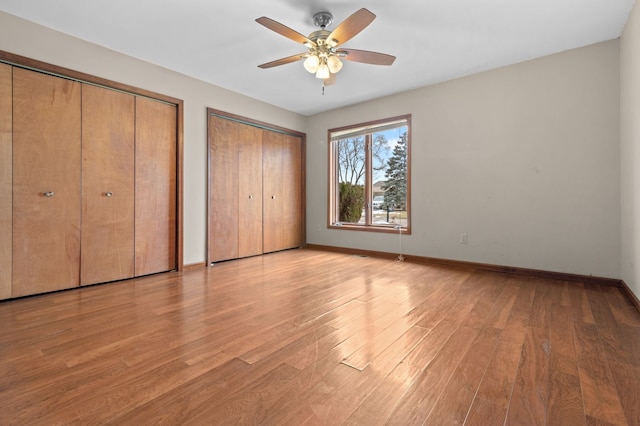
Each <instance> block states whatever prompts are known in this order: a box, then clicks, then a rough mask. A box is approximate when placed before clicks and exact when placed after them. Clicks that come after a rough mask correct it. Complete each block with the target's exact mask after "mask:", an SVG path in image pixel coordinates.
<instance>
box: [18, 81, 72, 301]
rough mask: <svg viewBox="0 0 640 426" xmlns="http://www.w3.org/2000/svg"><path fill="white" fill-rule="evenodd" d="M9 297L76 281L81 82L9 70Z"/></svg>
mask: <svg viewBox="0 0 640 426" xmlns="http://www.w3.org/2000/svg"><path fill="white" fill-rule="evenodd" d="M13 101H14V103H13V286H12V296H13V297H16V296H24V295H28V294H35V293H44V292H47V291H53V290H59V289H63V288H70V287H76V286H78V284H79V279H80V212H81V200H80V194H81V187H80V182H81V180H80V178H81V177H80V168H81V153H80V150H81V142H80V138H81V135H80V133H81V128H80V123H81V121H80V116H81V83H78V82H74V81H70V80H67V79H63V78H58V77H53V76H50V75H45V74H41V73H38V72H34V71H28V70H24V69H20V68H14V69H13Z"/></svg>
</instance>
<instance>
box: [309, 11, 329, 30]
mask: <svg viewBox="0 0 640 426" xmlns="http://www.w3.org/2000/svg"><path fill="white" fill-rule="evenodd" d="M332 22H333V15H332V14H331V13H329V12H317V13H316V14H314V15H313V24H314V25H315V26H316V27H320V28H322V29H324V28H325V27H328V26H329V25H331V23H332Z"/></svg>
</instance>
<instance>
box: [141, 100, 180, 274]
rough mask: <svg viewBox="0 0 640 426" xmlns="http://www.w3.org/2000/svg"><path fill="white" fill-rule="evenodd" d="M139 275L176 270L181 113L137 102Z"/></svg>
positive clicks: (156, 103)
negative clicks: (178, 138)
mask: <svg viewBox="0 0 640 426" xmlns="http://www.w3.org/2000/svg"><path fill="white" fill-rule="evenodd" d="M135 108H136V119H135V123H136V130H135V140H136V145H135V275H136V276H140V275H148V274H154V273H157V272H166V271H171V270H174V269H177V259H176V241H177V229H176V217H177V199H176V197H177V169H176V167H177V163H176V156H177V151H176V140H177V137H176V136H177V127H176V123H177V107H176V106H175V105H170V104H166V103H164V102H159V101H154V100H152V99H148V98H144V97H141V96H137V97H136V107H135Z"/></svg>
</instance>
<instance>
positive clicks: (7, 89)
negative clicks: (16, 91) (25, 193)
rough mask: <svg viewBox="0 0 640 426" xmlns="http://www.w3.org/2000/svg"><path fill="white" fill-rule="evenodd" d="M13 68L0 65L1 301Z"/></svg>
mask: <svg viewBox="0 0 640 426" xmlns="http://www.w3.org/2000/svg"><path fill="white" fill-rule="evenodd" d="M11 79H12V67H11V66H10V65H5V64H0V299H8V298H9V297H11V270H12V255H11V253H12V250H13V247H12V246H13V243H12V238H11V236H12V233H13V220H12V217H13V195H12V191H13V169H12V163H13V146H12V145H13V126H12V124H13V123H12V115H13V99H12V97H13V96H12V92H13V90H12V82H11Z"/></svg>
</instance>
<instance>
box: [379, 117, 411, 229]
mask: <svg viewBox="0 0 640 426" xmlns="http://www.w3.org/2000/svg"><path fill="white" fill-rule="evenodd" d="M373 138H374V140H377V139H379V140H381V141H384V144H385V147H386V149H385V150H380V151H379V152H380V153H381V154H382V158H381V160H382V161H381V164H380V167H379V168H376V167H375V164H376V163H375V160H374V170H373V175H374V182H375V183H374V186H373V189H374V190H373V197H374V201H376V198H375V197H381V198H378V199H377V200H378V201H380V200H381V201H382V203H381V204H380V208H379V209H378V210H376V209H375V208H374V211H373V218H372V221H373V223H374V224H378V225H393V226H398V225H399V226H403V227H405V226H407V164H408V163H407V126H401V127H398V128H395V129H391V130H386V131H384V132H381V133H376V134H374V135H373ZM374 158H375V156H374ZM378 204H379V203H375V205H376V206H377V205H378Z"/></svg>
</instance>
